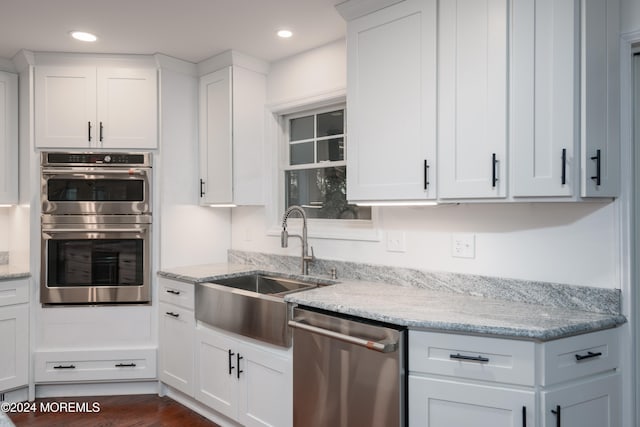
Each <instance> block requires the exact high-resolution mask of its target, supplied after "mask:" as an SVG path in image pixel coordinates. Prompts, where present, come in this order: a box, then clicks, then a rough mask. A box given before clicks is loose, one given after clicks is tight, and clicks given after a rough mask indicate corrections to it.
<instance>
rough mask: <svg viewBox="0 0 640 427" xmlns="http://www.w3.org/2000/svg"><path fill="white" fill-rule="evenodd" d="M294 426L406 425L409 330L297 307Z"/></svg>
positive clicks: (356, 426) (295, 319)
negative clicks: (407, 338) (406, 368)
mask: <svg viewBox="0 0 640 427" xmlns="http://www.w3.org/2000/svg"><path fill="white" fill-rule="evenodd" d="M289 325H290V326H291V327H292V328H293V425H294V426H295V427H321V426H322V427H329V426H330V427H364V426H366V427H393V426H405V425H406V412H407V411H406V399H405V397H406V374H405V367H406V363H405V360H406V359H405V356H406V345H405V343H406V336H407V333H406V329H404V328H400V327H398V328H395V327H392V326H388V325H384V326H381V325H378V324H374V323H373V322H368V321H365V320H364V319H354V318H349V317H339V316H338V315H334V313H327V312H322V311H315V310H311V309H306V308H300V307H296V308H294V310H293V318H292V320H291V321H289Z"/></svg>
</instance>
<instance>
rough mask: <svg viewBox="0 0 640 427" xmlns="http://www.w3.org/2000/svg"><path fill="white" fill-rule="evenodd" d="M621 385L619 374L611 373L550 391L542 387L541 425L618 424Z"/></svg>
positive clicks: (582, 426)
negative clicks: (542, 418)
mask: <svg viewBox="0 0 640 427" xmlns="http://www.w3.org/2000/svg"><path fill="white" fill-rule="evenodd" d="M620 389H621V382H620V374H613V375H609V376H606V377H600V378H597V379H593V380H589V381H585V382H582V383H578V384H573V385H570V386H566V387H561V388H558V389H554V390H553V391H544V392H542V408H543V414H544V424H543V427H556V426H560V425H561V426H562V427H616V426H619V425H620V422H621V420H620V414H621V403H620ZM558 417H560V420H558Z"/></svg>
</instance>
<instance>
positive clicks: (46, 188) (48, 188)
mask: <svg viewBox="0 0 640 427" xmlns="http://www.w3.org/2000/svg"><path fill="white" fill-rule="evenodd" d="M150 171H151V169H150V168H114V167H109V168H99V167H75V168H43V169H42V178H41V199H42V213H43V214H53V215H68V214H71V215H85V214H99V215H140V214H149V213H151V192H150V190H149V187H150V186H149V181H150V179H151V176H150V175H151V173H150Z"/></svg>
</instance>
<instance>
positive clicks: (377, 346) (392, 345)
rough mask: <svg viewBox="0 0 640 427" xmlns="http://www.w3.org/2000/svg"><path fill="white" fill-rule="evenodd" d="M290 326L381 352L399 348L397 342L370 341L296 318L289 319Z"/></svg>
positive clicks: (390, 351) (389, 351)
mask: <svg viewBox="0 0 640 427" xmlns="http://www.w3.org/2000/svg"><path fill="white" fill-rule="evenodd" d="M289 326H291V327H292V328H297V329H302V330H304V331H308V332H311V333H314V334H318V335H322V336H325V337H329V338H335V339H337V340H340V341H344V342H346V343H349V344H354V345H357V346H360V347H365V348H368V349H369V350H375V351H378V352H380V353H393V352H394V351H396V350H397V349H398V343H397V342H384V341H370V340H366V339H363V338H358V337H353V336H351V335H345V334H341V333H340V332H335V331H331V330H328V329H324V328H319V327H317V326H312V325H308V324H306V323H301V322H296V321H295V320H289Z"/></svg>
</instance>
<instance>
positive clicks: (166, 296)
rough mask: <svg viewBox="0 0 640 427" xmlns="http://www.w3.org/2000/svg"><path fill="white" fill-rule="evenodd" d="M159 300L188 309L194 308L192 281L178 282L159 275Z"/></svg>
mask: <svg viewBox="0 0 640 427" xmlns="http://www.w3.org/2000/svg"><path fill="white" fill-rule="evenodd" d="M158 283H159V284H160V301H164V302H168V303H170V304H174V305H179V306H180V307H184V308H187V309H189V310H193V309H194V299H193V298H194V297H193V295H194V285H193V283H185V282H179V281H177V280H169V279H165V278H162V277H160V278H159V280H158Z"/></svg>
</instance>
